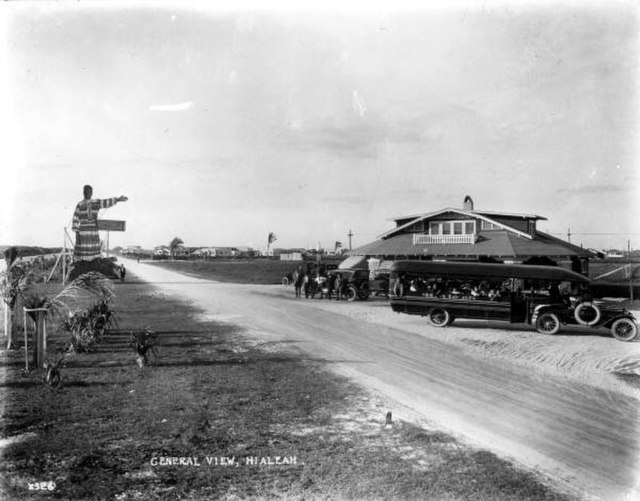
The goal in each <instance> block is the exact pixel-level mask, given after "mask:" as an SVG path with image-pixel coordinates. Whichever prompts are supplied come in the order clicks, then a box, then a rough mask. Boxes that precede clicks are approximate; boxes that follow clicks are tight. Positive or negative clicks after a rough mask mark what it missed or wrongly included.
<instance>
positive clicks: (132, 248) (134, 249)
mask: <svg viewBox="0 0 640 501" xmlns="http://www.w3.org/2000/svg"><path fill="white" fill-rule="evenodd" d="M141 253H142V247H141V246H139V245H128V246H127V247H125V248H124V249H122V254H124V255H128V254H134V255H135V254H141Z"/></svg>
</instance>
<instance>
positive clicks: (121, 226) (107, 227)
mask: <svg viewBox="0 0 640 501" xmlns="http://www.w3.org/2000/svg"><path fill="white" fill-rule="evenodd" d="M98 229H99V230H102V231H126V221H118V220H116V219H98Z"/></svg>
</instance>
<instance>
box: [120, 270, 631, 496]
mask: <svg viewBox="0 0 640 501" xmlns="http://www.w3.org/2000/svg"><path fill="white" fill-rule="evenodd" d="M123 261H124V263H125V265H126V266H127V268H128V269H129V270H130V271H132V272H133V273H134V274H136V275H137V276H138V277H140V278H141V279H143V280H145V281H148V282H150V283H153V284H155V285H156V286H157V287H159V288H160V289H161V290H163V291H164V292H165V293H167V294H170V295H176V296H177V297H180V298H182V299H186V300H189V301H191V302H193V304H194V305H195V306H197V307H199V308H201V309H202V310H203V311H204V312H205V316H206V317H207V318H209V319H212V320H218V321H222V322H229V323H234V324H237V325H240V326H242V327H244V329H245V330H246V332H247V334H248V335H249V336H250V337H254V338H255V339H257V340H261V341H278V342H282V343H286V345H287V346H290V347H291V349H297V350H300V352H301V353H304V354H306V355H307V356H312V357H313V358H316V359H317V358H319V359H323V360H326V361H327V362H328V364H330V366H331V367H333V368H335V369H336V370H338V371H340V372H342V373H345V374H348V375H350V376H351V377H353V378H354V379H356V380H357V381H358V382H360V383H362V384H363V385H365V386H367V387H369V388H372V389H374V390H377V391H379V392H381V393H382V394H383V396H384V397H386V398H387V399H388V401H389V402H394V403H396V405H397V407H396V408H394V409H393V410H394V411H396V412H394V414H396V415H399V416H411V418H412V419H414V420H417V421H423V422H424V423H426V424H429V425H436V426H439V427H441V428H443V429H446V430H448V431H450V432H453V433H454V434H455V435H457V436H458V437H461V438H463V439H464V440H466V441H467V442H469V443H472V444H474V445H478V446H481V447H484V448H487V449H490V450H492V451H495V452H497V453H499V454H500V455H502V456H505V457H510V458H512V459H514V460H515V461H517V462H519V463H521V464H523V465H526V466H528V467H532V468H534V469H536V470H537V471H539V472H542V473H543V474H544V475H546V476H548V477H549V478H550V479H553V480H554V481H557V482H558V485H561V486H564V487H568V488H570V489H571V490H573V491H574V492H577V493H580V494H581V495H583V496H584V497H585V498H592V497H593V498H601V499H605V500H616V499H625V500H632V499H640V495H639V492H640V491H638V490H637V484H638V479H639V478H638V477H639V476H638V466H639V462H638V458H639V457H640V440H639V437H638V429H639V427H638V424H639V420H638V408H639V407H638V403H639V401H638V399H637V398H636V396H634V395H633V394H629V393H628V392H627V393H623V392H620V391H616V390H615V389H610V388H607V387H606V385H605V386H604V387H603V386H598V385H593V384H586V383H583V382H580V381H577V380H576V379H575V378H573V379H572V378H566V377H562V376H561V375H557V374H548V373H545V374H541V373H538V372H536V371H531V370H528V369H527V366H526V365H522V364H516V363H513V362H511V361H509V360H507V359H496V358H487V357H483V356H479V355H477V354H474V353H473V352H472V351H471V352H470V351H469V350H465V349H462V348H461V347H457V346H455V345H451V344H447V343H443V342H440V341H438V340H437V339H434V338H431V337H428V336H423V335H419V334H417V333H416V332H413V331H411V330H408V329H406V328H404V327H403V326H402V323H401V322H399V323H398V324H399V325H400V326H401V327H402V328H397V327H396V326H395V325H394V324H393V323H392V322H390V323H388V324H387V325H382V324H379V323H375V322H368V321H363V320H362V319H357V318H354V317H353V316H350V315H349V314H348V313H347V312H348V311H350V310H348V309H350V308H353V306H354V304H347V303H344V302H340V303H338V302H332V303H331V302H328V301H323V302H321V301H312V300H304V299H302V300H300V299H298V300H296V299H294V298H293V292H292V291H287V292H286V294H285V293H284V291H283V289H282V288H277V287H273V286H258V287H255V286H253V287H252V286H246V285H235V284H223V283H216V282H210V281H206V280H199V279H195V278H190V277H185V276H184V275H180V274H177V273H175V272H171V271H168V270H164V269H162V268H158V267H155V266H151V265H146V264H144V263H141V264H138V263H136V262H135V261H130V260H123ZM360 304H361V305H363V306H360V307H361V308H363V307H366V306H365V303H360ZM424 329H435V328H434V327H430V326H428V325H424ZM450 329H455V327H451V328H450ZM438 332H439V333H441V332H442V330H438ZM576 342H579V338H576ZM634 344H635V343H631V344H624V345H625V346H632V345H634ZM612 346H618V345H612ZM621 346H622V345H621Z"/></svg>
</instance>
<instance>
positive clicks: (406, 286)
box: [389, 260, 638, 341]
mask: <svg viewBox="0 0 640 501" xmlns="http://www.w3.org/2000/svg"><path fill="white" fill-rule="evenodd" d="M589 283H590V279H589V278H588V277H585V276H584V275H580V274H578V273H575V272H573V271H571V270H568V269H565V268H562V267H559V266H533V265H521V264H493V263H467V262H464V263H461V262H435V261H415V260H414V261H396V262H395V263H394V264H393V265H392V267H391V275H390V285H391V287H390V289H391V294H390V299H389V302H390V304H391V308H392V309H393V311H396V312H399V313H407V314H409V315H421V316H426V317H427V318H428V319H429V321H430V322H431V323H432V324H433V325H435V326H439V327H444V326H446V325H449V324H451V322H453V321H454V320H455V319H456V318H469V319H484V320H504V321H507V322H511V323H527V324H529V325H533V326H534V327H535V328H536V329H537V330H538V332H541V333H544V334H556V333H557V332H558V331H559V330H560V328H561V326H562V325H563V324H574V325H583V326H587V327H593V328H596V327H606V328H609V329H611V333H612V335H613V337H615V338H616V339H619V340H621V341H631V340H633V339H634V338H635V337H636V336H637V334H638V326H637V323H636V319H635V318H634V316H633V315H632V314H631V313H630V312H628V311H627V310H626V309H625V308H622V307H621V306H620V305H619V304H618V303H615V302H612V301H604V300H601V301H599V300H593V299H592V297H591V295H590V292H589Z"/></svg>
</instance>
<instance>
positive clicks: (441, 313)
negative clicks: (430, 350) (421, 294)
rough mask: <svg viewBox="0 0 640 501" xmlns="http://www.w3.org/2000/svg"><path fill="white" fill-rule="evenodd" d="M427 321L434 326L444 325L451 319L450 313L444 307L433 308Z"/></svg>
mask: <svg viewBox="0 0 640 501" xmlns="http://www.w3.org/2000/svg"><path fill="white" fill-rule="evenodd" d="M428 319H429V322H431V324H432V325H435V326H436V327H445V326H446V325H449V324H450V323H451V322H452V321H453V317H452V316H451V314H450V313H449V312H448V311H447V310H445V309H444V308H434V309H432V310H431V311H430V312H429V316H428Z"/></svg>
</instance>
